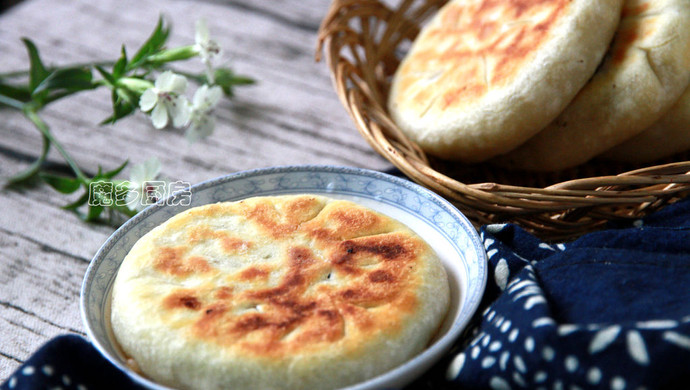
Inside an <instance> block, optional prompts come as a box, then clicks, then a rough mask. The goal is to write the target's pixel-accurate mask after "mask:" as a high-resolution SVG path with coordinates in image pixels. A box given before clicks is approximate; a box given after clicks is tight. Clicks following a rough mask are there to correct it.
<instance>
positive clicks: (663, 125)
mask: <svg viewBox="0 0 690 390" xmlns="http://www.w3.org/2000/svg"><path fill="white" fill-rule="evenodd" d="M686 150H690V88H688V89H686V90H685V92H683V95H682V96H681V97H680V99H678V101H677V102H676V104H674V105H673V107H671V109H670V110H669V111H668V112H667V113H665V114H664V116H663V117H662V118H661V119H660V120H659V121H657V122H656V123H655V124H653V125H652V126H651V127H650V128H648V129H646V130H644V131H643V132H642V133H640V134H638V135H636V136H634V137H633V138H631V139H629V140H627V141H625V142H624V143H622V144H620V145H617V146H615V147H614V148H612V149H609V150H608V151H606V152H604V154H603V155H602V157H603V158H605V159H609V160H615V161H625V162H635V163H647V162H651V161H654V160H658V159H661V158H664V157H668V156H671V155H673V154H675V153H680V152H684V151H686Z"/></svg>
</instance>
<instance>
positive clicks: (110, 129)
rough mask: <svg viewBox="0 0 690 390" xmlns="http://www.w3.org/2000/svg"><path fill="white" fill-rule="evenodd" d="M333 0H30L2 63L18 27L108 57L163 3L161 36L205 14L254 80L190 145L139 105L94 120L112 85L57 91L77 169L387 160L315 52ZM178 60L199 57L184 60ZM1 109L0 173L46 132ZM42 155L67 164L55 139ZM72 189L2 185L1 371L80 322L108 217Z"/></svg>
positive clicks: (62, 58) (18, 15) (9, 36)
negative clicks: (168, 26)
mask: <svg viewBox="0 0 690 390" xmlns="http://www.w3.org/2000/svg"><path fill="white" fill-rule="evenodd" d="M328 5H329V4H328V2H327V1H322V0H308V1H297V0H281V1H268V0H265V1H251V0H240V1H233V2H226V1H221V0H210V1H206V2H197V1H190V0H187V1H182V0H174V1H156V0H144V1H140V0H137V1H135V0H123V1H115V0H102V1H97V2H92V1H88V0H79V1H70V2H53V1H49V0H26V1H24V2H23V3H21V4H19V5H17V6H15V7H12V8H11V9H9V10H8V11H7V12H5V13H3V14H1V15H0V53H2V61H0V72H3V71H13V70H20V69H25V68H26V66H27V64H28V61H27V57H26V53H25V50H24V46H23V44H22V43H21V40H20V39H21V37H29V38H31V39H32V40H33V41H34V42H35V43H36V45H37V46H38V48H39V49H40V51H41V55H42V57H43V60H44V62H46V63H48V64H68V63H79V62H86V61H99V60H110V59H115V57H116V56H117V55H118V54H119V50H120V45H121V44H125V45H126V46H127V48H128V50H129V52H130V53H133V52H134V51H135V50H136V49H137V48H138V46H139V45H140V44H141V43H142V42H143V41H144V40H145V39H146V38H147V37H148V35H149V34H150V32H151V31H152V30H153V27H154V25H155V22H156V20H157V18H158V16H159V15H161V14H162V15H164V16H165V17H166V19H167V20H169V21H170V22H171V23H172V25H173V33H172V34H171V38H170V46H178V45H186V44H192V43H193V42H194V23H195V21H196V20H197V19H199V18H202V17H203V18H205V19H206V21H207V24H208V25H209V28H210V30H211V34H212V36H213V37H214V39H216V40H217V41H218V42H219V44H220V45H221V46H222V47H223V48H224V50H225V53H224V57H223V60H224V65H227V66H230V67H232V68H233V69H234V70H235V71H236V72H237V73H239V74H243V75H248V76H251V77H253V78H255V79H256V80H257V81H258V83H257V84H256V85H254V86H249V87H243V88H238V89H237V90H236V97H235V98H234V99H232V100H223V101H222V103H221V104H220V106H219V107H218V108H217V110H216V113H217V127H216V132H215V133H214V134H213V135H212V136H211V137H210V138H208V139H206V140H202V141H200V142H197V143H195V144H191V145H190V144H188V143H187V141H186V140H185V139H184V134H183V133H182V132H181V131H179V130H172V129H171V130H163V131H161V130H155V129H153V127H152V126H151V125H150V123H149V120H148V118H147V117H145V116H144V115H141V114H137V115H135V116H133V117H130V118H127V119H125V120H123V121H121V122H119V123H117V124H115V125H113V126H99V125H98V123H99V122H100V121H101V120H103V119H104V118H106V117H107V116H108V115H110V103H109V102H110V97H109V94H108V93H107V91H93V92H87V93H82V94H80V95H76V96H73V97H71V98H68V99H66V100H65V101H61V102H58V103H56V104H54V105H52V106H51V107H49V108H48V109H46V110H45V111H44V112H43V113H42V115H43V117H44V119H45V120H46V122H47V123H48V124H49V125H50V126H51V128H52V130H53V132H54V134H55V136H56V137H57V138H58V139H59V140H60V141H61V142H62V143H63V144H64V146H65V147H66V148H67V149H68V150H69V151H70V153H71V154H72V155H73V156H74V157H75V159H76V160H77V161H78V163H79V164H80V166H81V167H82V168H83V169H84V170H86V171H87V172H95V171H96V169H97V166H98V164H101V165H103V167H104V168H106V169H107V168H114V167H116V166H118V165H119V164H121V163H122V162H123V161H124V160H125V159H129V160H130V161H131V162H133V163H138V162H142V161H144V160H146V159H148V158H149V157H153V156H155V157H158V158H159V159H160V160H161V162H162V165H163V175H164V176H166V177H167V178H170V179H174V180H177V179H179V180H184V181H188V182H191V183H196V182H199V181H203V180H207V179H210V178H214V177H217V176H221V175H224V174H228V173H233V172H237V171H241V170H246V169H253V168H260V167H267V166H276V165H292V164H336V165H349V166H357V167H366V168H371V169H385V168H388V167H389V166H390V165H389V163H388V162H387V161H385V160H384V159H383V158H381V157H380V156H379V155H378V154H376V153H375V152H374V151H373V150H372V149H371V148H370V147H369V145H368V144H367V143H366V142H365V141H364V140H363V139H362V138H361V137H360V136H359V134H358V132H357V131H356V130H355V128H354V126H353V124H352V122H351V120H350V119H349V117H348V116H347V114H346V113H345V110H344V109H343V108H342V106H341V105H340V103H339V102H338V99H337V97H336V94H335V92H334V91H333V88H332V86H331V80H330V79H329V75H328V71H327V69H326V66H325V64H319V63H315V62H314V50H315V47H316V31H317V28H318V25H319V23H320V21H321V18H322V17H323V15H324V14H325V12H326V9H327V7H328ZM133 10H136V12H134V11H133ZM178 69H180V70H185V71H201V70H202V66H201V64H200V63H199V62H197V61H194V60H190V61H188V62H185V63H182V64H180V65H179V68H178ZM193 89H194V88H191V90H190V91H189V92H190V96H191V92H192V91H193ZM0 118H1V122H0V129H1V130H0V131H1V134H2V137H0V177H7V176H9V175H11V174H13V173H16V172H19V171H21V170H22V169H23V168H26V167H27V166H28V165H29V164H30V163H31V161H33V159H35V158H36V157H37V155H38V153H39V150H40V146H41V141H40V137H39V134H38V132H37V131H36V130H35V129H34V128H33V127H32V125H31V124H30V123H29V122H28V121H27V120H25V119H24V118H23V117H22V115H21V114H19V113H18V112H16V111H12V110H10V109H7V108H0ZM49 164H53V165H54V166H55V167H57V168H58V169H59V168H60V167H61V166H64V164H63V163H62V160H61V159H60V157H59V155H57V153H56V152H55V151H53V152H52V153H51V154H50V156H49ZM123 177H124V178H126V177H127V171H125V172H124V173H123ZM69 199H70V198H69V197H65V196H63V195H58V194H56V193H55V192H54V191H53V190H51V189H50V188H49V187H47V186H46V185H29V186H25V187H20V188H13V189H3V190H2V191H0V202H2V205H3V209H2V211H0V334H1V335H2V337H0V382H1V381H4V380H5V379H6V378H7V377H8V376H9V375H11V373H12V372H13V371H14V370H15V369H16V368H17V367H18V366H19V365H20V364H21V363H22V362H23V361H24V360H26V359H27V358H28V357H29V356H30V355H31V354H32V353H33V352H34V351H35V350H36V349H37V348H39V347H40V346H41V345H42V344H43V343H45V342H46V341H48V340H50V339H51V338H52V337H54V336H56V335H58V334H64V333H75V334H83V332H84V331H83V326H82V324H81V319H80V315H79V307H78V305H79V304H78V302H79V288H80V286H81V281H82V278H83V275H84V272H85V270H86V267H87V266H88V262H89V260H90V259H91V257H92V256H93V255H94V254H95V252H96V251H97V250H98V248H99V247H100V245H101V244H102V243H103V242H104V241H105V240H106V238H107V237H108V236H109V235H110V234H111V233H112V231H113V228H112V227H108V226H102V225H92V224H85V223H83V222H81V221H80V220H79V219H78V218H77V217H76V216H75V215H74V214H72V213H70V212H68V211H65V210H62V209H61V208H60V206H61V205H64V204H66V203H67V202H68V201H69Z"/></svg>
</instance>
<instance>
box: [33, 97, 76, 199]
mask: <svg viewBox="0 0 690 390" xmlns="http://www.w3.org/2000/svg"><path fill="white" fill-rule="evenodd" d="M24 115H26V117H27V118H28V119H29V120H30V121H31V122H32V123H33V124H34V125H35V126H36V128H37V129H38V131H40V132H41V134H43V136H44V137H46V138H47V139H48V140H50V143H51V144H52V145H54V146H55V148H57V150H58V152H60V154H61V155H62V158H64V159H65V161H66V162H67V164H68V165H69V166H70V168H72V171H73V172H74V175H75V176H76V177H77V178H78V179H79V180H80V181H81V182H82V185H84V186H85V187H88V183H89V178H88V177H86V175H84V172H82V171H81V169H79V166H78V165H77V163H76V162H75V161H74V160H73V159H72V156H70V155H69V153H67V151H66V150H65V148H63V147H62V144H60V142H59V141H58V140H57V139H56V138H55V137H54V136H53V133H51V132H50V128H49V127H48V125H47V124H46V123H45V122H44V121H43V119H41V117H40V116H38V113H37V112H36V109H34V108H32V107H25V108H24Z"/></svg>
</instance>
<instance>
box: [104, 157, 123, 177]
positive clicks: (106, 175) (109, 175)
mask: <svg viewBox="0 0 690 390" xmlns="http://www.w3.org/2000/svg"><path fill="white" fill-rule="evenodd" d="M127 164H129V160H125V162H123V163H122V164H121V165H120V166H119V167H117V168H115V169H113V170H112V171H107V172H105V173H104V174H103V177H104V178H106V179H112V178H113V177H115V176H116V175H117V174H118V173H120V172H122V170H123V169H125V167H126V166H127Z"/></svg>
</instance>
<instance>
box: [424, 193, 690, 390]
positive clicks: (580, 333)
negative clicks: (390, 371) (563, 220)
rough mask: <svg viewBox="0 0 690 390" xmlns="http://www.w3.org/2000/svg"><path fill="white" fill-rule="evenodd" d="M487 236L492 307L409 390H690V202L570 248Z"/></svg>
mask: <svg viewBox="0 0 690 390" xmlns="http://www.w3.org/2000/svg"><path fill="white" fill-rule="evenodd" d="M481 236H482V239H483V241H484V246H485V248H486V250H487V253H488V256H489V282H488V286H487V290H486V293H485V296H484V300H483V302H484V304H483V306H484V307H483V308H482V309H480V312H479V314H478V316H477V318H476V321H475V324H474V326H473V329H472V330H471V333H470V336H469V337H467V338H466V341H463V342H461V344H459V345H458V346H456V349H455V350H454V351H453V352H452V353H451V354H449V356H448V357H447V359H445V360H444V361H443V362H442V363H441V364H439V365H438V366H437V367H435V369H434V370H433V371H432V372H431V373H429V374H427V375H426V376H425V377H424V378H422V379H421V380H420V381H418V382H417V383H416V384H415V385H413V386H412V387H411V388H420V387H427V388H434V389H439V388H448V389H487V388H488V389H523V388H528V389H617V390H624V389H625V390H628V389H630V390H635V389H690V201H684V202H681V203H678V204H675V205H673V206H669V207H667V208H665V209H663V210H661V211H660V212H658V213H656V214H653V215H652V216H650V217H648V218H646V219H644V220H639V221H635V222H634V223H632V224H631V225H629V226H618V227H616V228H611V229H608V230H604V231H600V232H595V233H591V234H588V235H585V236H583V237H581V238H580V239H578V240H576V241H573V242H571V243H567V244H557V245H548V244H546V243H544V242H541V241H539V240H538V239H536V238H535V237H534V236H532V235H530V234H528V233H526V232H525V231H524V230H522V229H520V228H519V227H516V226H514V225H489V226H485V227H483V228H482V230H481Z"/></svg>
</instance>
